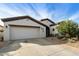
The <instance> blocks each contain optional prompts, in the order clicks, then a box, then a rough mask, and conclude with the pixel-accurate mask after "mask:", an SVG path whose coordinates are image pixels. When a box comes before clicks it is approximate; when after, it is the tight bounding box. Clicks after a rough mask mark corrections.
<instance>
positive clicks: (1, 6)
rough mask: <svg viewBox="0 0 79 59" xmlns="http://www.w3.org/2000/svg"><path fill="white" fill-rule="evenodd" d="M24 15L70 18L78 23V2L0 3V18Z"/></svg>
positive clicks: (57, 18) (55, 18)
mask: <svg viewBox="0 0 79 59" xmlns="http://www.w3.org/2000/svg"><path fill="white" fill-rule="evenodd" d="M25 15H29V16H31V17H33V18H35V19H37V20H41V19H44V18H49V19H51V20H52V21H54V22H60V21H63V20H66V19H70V20H73V21H75V22H77V23H79V3H35V4H34V3H0V18H7V17H15V16H25ZM0 24H1V25H3V22H1V21H0Z"/></svg>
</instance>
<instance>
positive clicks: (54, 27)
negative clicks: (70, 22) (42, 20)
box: [50, 24, 59, 35]
mask: <svg viewBox="0 0 79 59" xmlns="http://www.w3.org/2000/svg"><path fill="white" fill-rule="evenodd" d="M57 26H58V24H55V25H53V24H51V25H50V31H51V34H52V35H56V34H58V33H59V32H58V30H57Z"/></svg>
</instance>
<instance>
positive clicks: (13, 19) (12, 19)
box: [1, 16, 47, 27]
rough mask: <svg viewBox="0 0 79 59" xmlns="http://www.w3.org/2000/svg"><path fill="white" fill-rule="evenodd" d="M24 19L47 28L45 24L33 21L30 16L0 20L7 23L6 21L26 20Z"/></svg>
mask: <svg viewBox="0 0 79 59" xmlns="http://www.w3.org/2000/svg"><path fill="white" fill-rule="evenodd" d="M26 18H28V19H30V20H32V21H34V22H36V23H38V24H40V25H43V26H45V27H47V26H46V25H45V24H43V23H41V22H40V21H37V20H36V19H34V18H32V17H30V16H18V17H11V18H3V19H1V20H2V21H3V22H8V21H15V20H21V19H26Z"/></svg>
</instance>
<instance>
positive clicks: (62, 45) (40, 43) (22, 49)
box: [0, 37, 79, 56]
mask: <svg viewBox="0 0 79 59" xmlns="http://www.w3.org/2000/svg"><path fill="white" fill-rule="evenodd" d="M66 44H67V42H61V41H59V40H58V39H56V38H52V37H51V38H44V39H27V40H19V41H11V42H10V43H9V44H8V45H6V47H4V48H1V49H0V55H1V56H77V55H79V51H78V49H76V48H73V47H70V46H67V45H66Z"/></svg>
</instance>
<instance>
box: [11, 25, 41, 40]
mask: <svg viewBox="0 0 79 59" xmlns="http://www.w3.org/2000/svg"><path fill="white" fill-rule="evenodd" d="M39 37H40V28H36V27H15V26H10V39H11V40H16V39H18V40H19V39H28V38H39Z"/></svg>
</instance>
